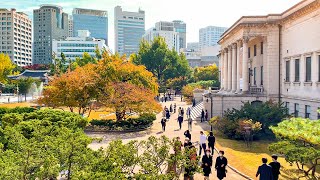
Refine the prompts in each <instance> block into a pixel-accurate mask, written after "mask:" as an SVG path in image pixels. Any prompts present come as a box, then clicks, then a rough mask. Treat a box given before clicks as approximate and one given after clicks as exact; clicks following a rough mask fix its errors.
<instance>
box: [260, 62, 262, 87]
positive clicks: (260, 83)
mask: <svg viewBox="0 0 320 180" xmlns="http://www.w3.org/2000/svg"><path fill="white" fill-rule="evenodd" d="M260 73H261V74H260V77H261V83H260V85H263V66H261V70H260Z"/></svg>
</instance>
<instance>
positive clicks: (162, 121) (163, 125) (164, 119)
mask: <svg viewBox="0 0 320 180" xmlns="http://www.w3.org/2000/svg"><path fill="white" fill-rule="evenodd" d="M166 124H167V120H166V118H165V117H163V118H162V119H161V126H162V131H163V132H165V131H166Z"/></svg>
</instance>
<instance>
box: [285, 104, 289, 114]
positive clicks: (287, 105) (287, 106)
mask: <svg viewBox="0 0 320 180" xmlns="http://www.w3.org/2000/svg"><path fill="white" fill-rule="evenodd" d="M286 108H287V114H289V112H290V103H289V102H286Z"/></svg>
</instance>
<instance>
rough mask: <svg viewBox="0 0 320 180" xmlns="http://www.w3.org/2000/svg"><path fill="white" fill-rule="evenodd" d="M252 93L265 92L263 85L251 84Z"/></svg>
mask: <svg viewBox="0 0 320 180" xmlns="http://www.w3.org/2000/svg"><path fill="white" fill-rule="evenodd" d="M250 94H263V87H257V86H250Z"/></svg>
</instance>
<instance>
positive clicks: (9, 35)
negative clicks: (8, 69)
mask: <svg viewBox="0 0 320 180" xmlns="http://www.w3.org/2000/svg"><path fill="white" fill-rule="evenodd" d="M31 23H32V22H31V19H29V17H28V15H26V14H25V13H23V12H17V11H16V9H11V10H7V9H0V53H5V54H8V55H9V56H10V59H11V61H12V62H14V63H15V64H17V65H18V66H26V65H31V64H32V34H31V33H32V30H31V28H32V24H31Z"/></svg>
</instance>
